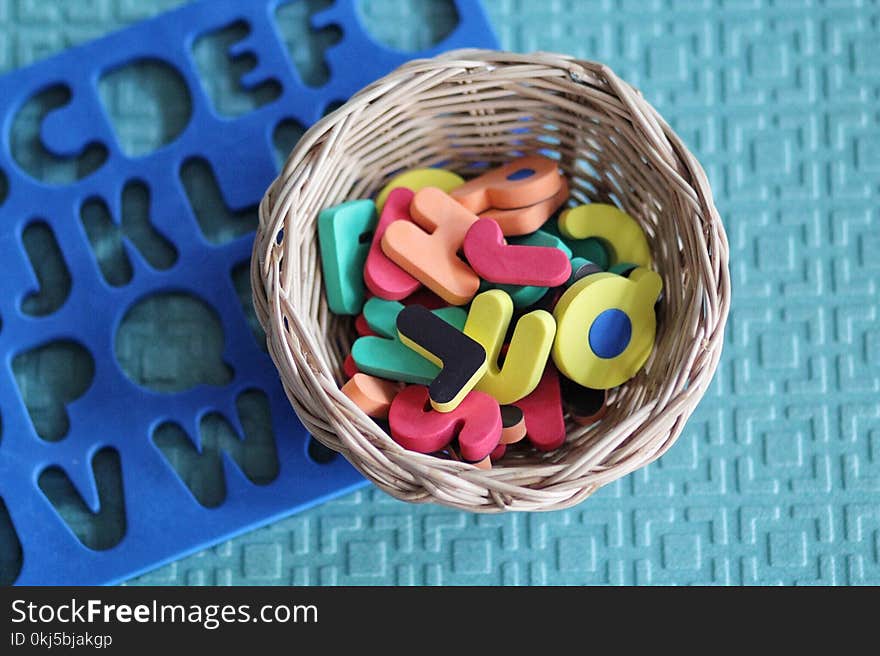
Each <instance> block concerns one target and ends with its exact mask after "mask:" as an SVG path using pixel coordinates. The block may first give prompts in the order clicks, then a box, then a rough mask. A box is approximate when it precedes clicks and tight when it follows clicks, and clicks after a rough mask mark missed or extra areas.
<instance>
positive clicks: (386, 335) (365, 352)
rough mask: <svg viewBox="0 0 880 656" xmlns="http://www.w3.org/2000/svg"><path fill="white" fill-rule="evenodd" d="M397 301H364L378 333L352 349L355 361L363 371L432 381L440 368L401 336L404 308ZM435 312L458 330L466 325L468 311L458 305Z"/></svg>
mask: <svg viewBox="0 0 880 656" xmlns="http://www.w3.org/2000/svg"><path fill="white" fill-rule="evenodd" d="M403 307H404V306H403V305H402V304H401V303H398V302H397V301H385V300H382V299H381V298H375V297H374V298H371V299H370V300H369V301H367V303H366V305H364V317H366V320H367V324H369V326H370V328H372V329H373V330H374V331H376V334H377V336H376V337H361V338H359V339H357V340H356V341H355V343H354V346H353V347H352V349H351V355H352V358H353V360H354V364H355V365H356V367H357V369H359V370H360V371H362V372H364V373H366V374H370V375H371V376H378V377H379V378H386V379H390V380H398V381H403V382H406V383H415V384H417V385H430V384H431V381H432V380H434V379H435V378H436V377H437V374H439V373H440V368H439V367H438V366H437V365H435V364H434V363H433V362H431V361H430V360H427V359H425V358H423V357H422V356H421V355H419V354H418V353H416V352H415V351H413V350H412V349H411V348H409V347H408V346H406V345H405V344H403V343H402V342H401V341H400V340H399V339H398V337H397V315H398V314H400V312H401V310H403ZM434 314H435V315H436V316H438V317H439V318H441V319H443V320H444V321H446V322H448V323H449V324H450V325H451V326H453V327H454V328H455V329H456V330H461V329H462V328H464V324H465V320H466V319H467V313H466V312H465V311H464V310H462V309H461V308H458V307H446V308H441V309H439V310H435V311H434Z"/></svg>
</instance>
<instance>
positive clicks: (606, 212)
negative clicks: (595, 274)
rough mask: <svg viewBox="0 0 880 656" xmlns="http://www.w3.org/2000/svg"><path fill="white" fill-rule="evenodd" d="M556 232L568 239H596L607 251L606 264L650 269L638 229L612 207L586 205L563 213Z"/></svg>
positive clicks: (644, 243)
mask: <svg viewBox="0 0 880 656" xmlns="http://www.w3.org/2000/svg"><path fill="white" fill-rule="evenodd" d="M559 231H560V232H561V233H562V234H563V235H565V236H566V237H569V238H571V239H589V238H592V237H595V238H598V239H599V240H601V242H602V245H603V246H605V250H607V251H608V256H609V260H610V264H618V263H620V262H633V263H634V264H637V265H638V266H640V267H645V268H650V266H651V249H650V248H649V246H648V240H647V239H646V238H645V233H644V232H643V231H642V228H641V226H639V224H638V223H637V222H636V220H635V219H634V218H632V217H631V216H630V215H629V214H627V213H626V212H623V211H621V210H619V209H617V208H616V207H615V206H614V205H606V204H604V203H590V204H589V205H578V206H577V207H575V208H572V209H569V210H565V211H564V212H563V213H562V214H560V215H559ZM588 259H589V258H588ZM597 264H598V262H597Z"/></svg>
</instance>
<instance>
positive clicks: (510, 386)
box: [464, 289, 556, 405]
mask: <svg viewBox="0 0 880 656" xmlns="http://www.w3.org/2000/svg"><path fill="white" fill-rule="evenodd" d="M512 317H513V302H512V301H511V300H510V297H509V296H508V295H507V294H505V293H504V292H502V291H501V290H498V289H493V290H490V291H488V292H483V293H482V294H479V295H478V296H477V297H476V298H474V302H473V303H471V309H470V312H468V318H467V323H465V325H464V334H465V335H467V336H468V337H470V338H471V339H473V340H474V341H476V342H478V343H479V344H480V345H481V346H482V347H483V348H484V349H485V350H486V358H487V361H488V364H487V367H486V373H485V374H483V377H482V378H481V379H480V382H478V383H477V387H476V389H478V390H479V391H481V392H485V393H486V394H491V395H492V396H493V397H495V399H496V400H497V401H498V403H500V404H501V405H508V404H511V403H514V402H516V401H518V400H519V399H521V398H523V397H524V396H526V395H527V394H530V393H531V392H532V391H533V390H534V389H535V387H537V385H538V381H540V380H541V374H542V372H543V371H544V367H545V365H546V364H547V358H548V357H549V355H550V349H551V348H552V347H553V337H554V336H555V335H556V322H555V321H554V320H553V317H552V316H551V315H550V313H549V312H547V311H545V310H535V311H534V312H529V313H528V314H526V315H524V316H522V317H520V320H519V321H517V323H516V327H515V328H514V330H513V337H512V338H511V340H510V348H509V349H508V350H507V355H506V356H505V358H504V367H503V368H501V367H499V366H498V358H499V356H500V355H501V347H502V346H503V345H504V336H505V335H506V334H507V328H508V326H509V325H510V320H511V318H512Z"/></svg>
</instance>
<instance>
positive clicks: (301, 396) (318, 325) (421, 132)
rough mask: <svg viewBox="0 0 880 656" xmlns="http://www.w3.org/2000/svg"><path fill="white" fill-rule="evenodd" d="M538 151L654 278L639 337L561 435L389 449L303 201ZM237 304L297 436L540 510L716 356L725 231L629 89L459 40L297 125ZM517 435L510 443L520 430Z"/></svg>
mask: <svg viewBox="0 0 880 656" xmlns="http://www.w3.org/2000/svg"><path fill="white" fill-rule="evenodd" d="M539 150H540V151H542V152H543V153H545V154H547V153H548V152H553V153H556V155H558V157H559V165H560V168H561V169H562V170H563V172H564V173H565V175H566V176H567V178H568V181H569V183H570V185H571V198H572V200H573V202H575V203H585V202H589V201H597V202H605V203H613V204H618V205H619V206H620V207H622V209H623V210H624V211H626V212H627V213H628V214H630V215H631V216H633V217H634V218H635V219H636V220H637V221H638V222H639V224H640V225H641V226H642V228H643V230H644V231H645V233H646V235H647V237H648V241H649V243H650V245H651V250H652V254H653V258H654V268H655V269H656V270H657V271H658V272H659V273H660V275H661V276H662V278H663V283H664V291H663V300H662V303H661V304H660V306H659V308H658V329H657V340H656V345H655V348H654V352H653V354H652V355H651V357H650V359H649V360H648V362H647V364H646V365H645V367H644V368H643V369H642V370H641V371H640V372H639V373H638V374H637V375H636V377H635V378H633V379H632V380H630V381H629V382H627V383H626V384H624V385H623V386H621V387H619V388H617V390H615V391H612V392H611V393H610V394H609V409H608V413H607V414H606V415H605V418H604V419H603V420H602V421H601V422H599V423H598V424H596V425H594V426H592V427H582V426H578V425H577V424H574V423H573V422H570V421H569V422H568V423H567V426H568V438H567V440H566V443H565V444H564V445H563V446H562V447H561V448H559V449H557V450H556V451H553V452H550V453H539V452H536V451H534V450H533V449H528V448H514V449H510V450H509V451H508V454H507V455H505V456H504V458H503V459H502V460H501V461H500V462H499V463H498V464H496V465H495V466H494V467H493V468H492V469H491V470H488V471H483V470H479V469H476V468H474V467H472V466H471V465H468V464H464V463H460V462H455V461H452V460H443V459H440V458H436V457H434V456H429V455H421V454H417V453H413V452H411V451H407V450H405V449H403V448H402V447H400V446H398V445H397V444H396V443H395V442H394V441H393V440H391V438H390V437H388V435H387V434H386V433H385V432H384V431H383V430H382V429H381V428H379V427H378V426H377V425H376V424H375V423H374V422H373V420H371V419H370V418H369V417H367V416H366V415H365V414H364V413H363V412H362V411H361V410H360V409H359V408H358V407H357V406H355V405H354V404H353V403H352V402H351V401H350V400H349V399H348V398H347V397H346V396H345V395H343V394H342V393H341V392H340V391H339V386H340V384H341V382H342V381H343V380H344V376H343V373H342V361H343V359H344V358H345V355H346V354H347V353H348V352H350V349H351V343H352V340H353V339H354V330H353V325H352V321H351V319H350V318H348V317H338V316H334V315H333V314H332V313H330V312H329V310H328V308H327V303H326V300H325V296H324V290H323V284H322V279H321V268H320V260H319V256H318V244H317V227H316V220H317V216H318V213H319V211H320V210H321V209H323V208H325V207H329V206H332V205H336V204H338V203H341V202H343V201H346V200H350V199H354V198H363V197H368V196H369V195H371V194H373V193H375V192H376V191H377V190H378V189H380V188H381V187H382V185H383V184H384V183H385V182H387V180H388V179H389V178H390V177H392V176H393V175H394V174H395V173H396V172H399V171H400V170H406V169H411V168H417V167H425V166H433V165H441V166H442V167H443V168H447V169H450V170H454V171H456V172H458V173H460V174H462V175H463V176H465V177H472V176H474V175H477V174H479V173H480V172H481V171H482V169H479V168H477V166H478V165H479V163H486V162H488V163H490V164H492V165H498V164H501V163H504V162H506V161H509V160H510V159H512V158H514V157H516V156H519V155H522V154H529V153H534V152H537V151H539ZM251 282H252V285H253V291H254V305H255V307H256V311H257V316H258V317H259V320H260V323H261V324H262V325H263V327H264V329H265V330H266V337H267V344H268V348H269V352H270V355H271V356H272V359H273V360H274V362H275V364H276V366H277V368H278V372H279V374H280V376H281V380H282V382H283V384H284V388H285V390H286V392H287V396H288V398H289V399H290V402H291V403H292V404H293V406H294V408H295V410H296V411H297V413H298V415H299V417H300V419H301V420H302V421H303V423H304V424H305V426H306V427H307V428H308V429H309V430H310V431H311V432H312V434H313V435H314V436H315V437H316V438H317V439H319V440H320V441H321V442H323V443H324V444H326V445H327V446H329V447H330V448H332V449H335V450H337V451H339V452H341V453H342V454H343V455H344V456H345V457H346V458H348V460H349V461H351V462H352V463H353V464H354V465H355V466H356V467H357V468H358V469H359V470H360V471H361V472H362V473H363V474H364V475H365V476H367V477H368V478H369V479H370V480H372V481H373V482H374V483H375V484H376V485H378V486H379V487H380V488H381V489H383V490H385V491H386V492H389V493H390V494H392V495H393V496H395V497H398V498H400V499H404V500H406V501H412V502H425V501H434V502H437V503H441V504H444V505H447V506H452V507H456V508H462V509H465V510H471V511H478V512H497V511H502V510H555V509H560V508H565V507H568V506H571V505H573V504H575V503H578V502H579V501H581V500H583V499H585V498H586V497H587V496H589V495H590V494H591V493H593V492H594V491H595V490H597V489H598V488H599V487H601V486H602V485H605V484H607V483H609V482H611V481H613V480H615V479H617V478H620V477H621V476H624V475H625V474H628V473H630V472H632V471H634V470H635V469H637V468H639V467H642V466H643V465H645V464H647V463H649V462H651V461H653V460H655V459H656V458H658V457H659V456H661V455H662V454H663V453H664V452H665V451H666V450H667V449H668V448H669V447H670V446H671V445H672V444H673V442H674V441H675V439H676V438H677V437H678V435H679V434H680V433H681V431H682V429H683V427H684V424H685V422H686V420H687V419H688V417H689V416H690V415H691V413H692V412H693V410H694V408H695V407H696V405H697V403H698V402H699V400H700V398H701V397H702V395H703V394H704V392H705V390H706V387H707V386H708V385H709V382H710V381H711V378H712V375H713V373H714V371H715V369H716V367H717V365H718V360H719V358H720V355H721V347H722V342H723V335H724V324H725V321H726V319H727V313H728V307H729V302H730V280H729V272H728V245H727V237H726V235H725V233H724V228H723V226H722V223H721V219H720V217H719V215H718V212H717V210H716V209H715V205H714V201H713V199H712V192H711V190H710V188H709V183H708V180H707V178H706V175H705V173H704V171H703V169H702V167H701V166H700V164H699V163H698V162H697V160H696V159H695V158H694V157H693V155H691V153H690V152H689V151H688V150H687V148H686V147H685V146H684V144H683V143H682V142H681V140H680V139H679V138H678V136H677V135H676V134H675V133H674V132H673V131H672V130H671V129H670V127H669V126H668V125H667V124H666V122H665V121H664V120H663V119H662V117H660V116H659V114H658V113H657V112H656V110H654V108H653V107H651V105H649V104H648V103H647V102H646V101H645V100H644V98H642V96H641V94H640V93H639V92H638V91H637V90H635V89H634V88H633V87H631V86H629V85H628V84H627V83H625V82H623V81H622V80H620V79H619V78H618V77H617V76H616V75H615V74H614V73H613V72H612V71H611V70H610V69H609V68H608V67H606V66H604V65H602V64H598V63H593V62H587V61H579V60H575V59H572V58H570V57H566V56H563V55H557V54H552V53H535V54H530V55H520V54H512V53H506V52H498V51H486V50H460V51H455V52H450V53H447V54H445V55H443V56H441V57H438V58H434V59H430V60H418V61H413V62H410V63H409V64H406V65H405V66H403V67H401V68H399V69H397V70H396V71H394V72H392V73H391V74H389V75H388V76H386V77H384V78H382V79H381V80H378V81H377V82H375V83H373V84H372V85H370V86H369V87H366V88H365V89H363V90H362V91H360V92H359V93H358V94H357V95H355V96H353V97H352V98H351V100H349V101H348V102H347V103H346V104H345V105H344V106H342V107H341V108H340V109H339V110H337V111H336V112H334V113H332V114H330V115H329V116H327V117H325V118H324V119H323V120H321V121H320V122H318V123H317V124H315V125H314V126H313V127H312V128H311V129H310V130H309V131H308V132H307V133H306V134H305V135H304V136H303V138H302V139H301V140H300V142H299V144H298V145H297V147H296V148H295V149H294V151H293V152H292V153H291V155H290V157H289V158H288V160H287V162H286V164H285V167H284V170H283V171H282V172H281V174H280V175H279V177H278V178H277V179H276V180H275V182H274V183H273V184H272V186H271V187H270V189H269V190H268V191H267V193H266V195H265V197H264V198H263V201H262V203H261V204H260V223H259V228H258V231H257V237H256V241H255V244H254V257H253V259H252V265H251ZM523 444H525V443H523Z"/></svg>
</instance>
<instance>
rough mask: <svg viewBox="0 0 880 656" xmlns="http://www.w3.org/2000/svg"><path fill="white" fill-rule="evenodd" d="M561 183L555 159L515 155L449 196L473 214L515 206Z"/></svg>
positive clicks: (536, 198)
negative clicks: (511, 159) (510, 159)
mask: <svg viewBox="0 0 880 656" xmlns="http://www.w3.org/2000/svg"><path fill="white" fill-rule="evenodd" d="M561 185H562V176H561V175H559V167H558V165H557V164H556V162H555V161H553V160H552V159H550V158H548V157H542V156H540V155H529V156H528V157H519V158H517V159H515V160H513V161H512V162H508V163H507V164H505V165H504V166H499V167H498V168H497V169H492V170H491V171H487V172H486V173H484V174H483V175H481V176H478V177H476V178H474V179H473V180H468V181H467V182H465V183H464V184H463V185H461V186H460V187H456V188H455V189H453V190H452V191H451V192H450V195H451V196H452V197H453V198H454V199H455V200H457V201H458V202H459V203H461V204H462V205H464V206H465V207H466V208H467V209H469V210H470V211H471V212H473V213H474V214H479V213H480V212H485V211H486V210H488V209H491V208H495V209H502V210H508V209H517V208H521V207H528V206H529V205H534V204H535V203H539V202H541V201H542V200H546V199H548V198H550V197H551V196H553V195H554V194H555V193H556V192H557V191H559V187H560V186H561Z"/></svg>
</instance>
